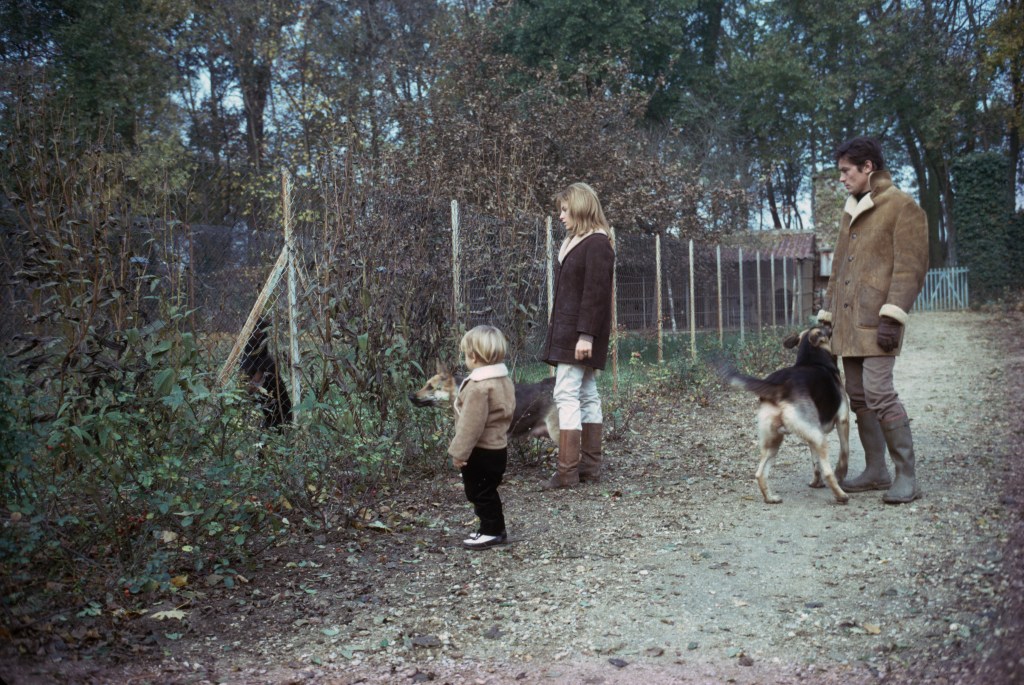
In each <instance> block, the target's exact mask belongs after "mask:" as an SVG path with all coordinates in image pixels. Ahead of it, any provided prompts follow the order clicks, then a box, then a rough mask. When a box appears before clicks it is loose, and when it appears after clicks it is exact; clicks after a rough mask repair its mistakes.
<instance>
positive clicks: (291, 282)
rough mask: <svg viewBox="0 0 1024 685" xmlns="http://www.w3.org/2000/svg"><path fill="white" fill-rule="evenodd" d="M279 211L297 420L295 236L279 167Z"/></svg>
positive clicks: (287, 180) (288, 188) (286, 181)
mask: <svg viewBox="0 0 1024 685" xmlns="http://www.w3.org/2000/svg"><path fill="white" fill-rule="evenodd" d="M281 211H282V216H283V217H284V249H285V252H286V253H287V254H288V347H289V350H290V352H291V354H290V355H289V356H290V357H291V374H290V375H291V379H292V407H293V409H292V411H293V412H294V417H295V419H294V420H295V421H296V422H297V421H298V418H299V411H298V406H299V405H300V404H301V403H302V386H301V380H302V379H301V378H300V373H299V372H300V370H301V368H302V364H301V359H300V357H299V323H298V321H299V312H298V297H297V296H296V293H295V281H296V277H295V236H294V235H293V234H292V184H291V176H290V175H289V174H288V170H287V169H281Z"/></svg>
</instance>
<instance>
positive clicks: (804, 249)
mask: <svg viewBox="0 0 1024 685" xmlns="http://www.w3.org/2000/svg"><path fill="white" fill-rule="evenodd" d="M815 237H816V236H815V234H814V233H813V232H812V231H745V232H743V233H733V234H732V235H730V236H728V241H727V242H728V246H729V247H730V248H734V249H735V248H739V247H742V248H743V258H744V260H747V259H753V258H754V253H755V252H757V251H758V250H760V252H761V256H762V257H767V256H769V255H771V254H772V253H774V254H775V256H776V257H778V258H785V259H815V258H816V256H817V255H816V253H817V249H816V245H815ZM722 244H723V247H724V246H725V245H726V241H723V243H722Z"/></svg>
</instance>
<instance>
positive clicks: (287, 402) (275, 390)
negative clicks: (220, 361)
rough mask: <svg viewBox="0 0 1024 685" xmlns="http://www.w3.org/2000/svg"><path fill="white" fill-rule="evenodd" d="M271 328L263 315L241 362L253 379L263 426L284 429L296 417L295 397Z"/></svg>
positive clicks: (269, 428)
mask: <svg viewBox="0 0 1024 685" xmlns="http://www.w3.org/2000/svg"><path fill="white" fill-rule="evenodd" d="M269 328H270V324H269V323H268V322H267V320H266V319H265V318H264V317H262V316H261V317H260V318H259V321H257V322H256V326H255V327H254V328H253V331H252V334H251V335H250V336H249V339H248V340H247V341H246V342H245V347H244V348H243V349H242V357H241V361H240V362H239V366H240V367H241V369H242V373H244V374H245V375H246V377H247V378H248V379H249V393H250V394H251V395H252V396H253V398H254V399H255V400H256V403H257V404H259V405H260V409H261V410H262V411H263V429H264V430H274V431H280V430H281V429H282V428H283V427H284V424H286V423H290V422H291V420H292V400H291V397H289V396H288V388H286V387H285V384H284V381H283V380H282V379H281V375H280V374H279V373H278V372H277V362H275V361H274V357H273V355H271V354H270V349H269V344H270V339H269V337H268V336H267V330H268V329H269Z"/></svg>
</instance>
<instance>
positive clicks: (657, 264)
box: [654, 233, 665, 364]
mask: <svg viewBox="0 0 1024 685" xmlns="http://www.w3.org/2000/svg"><path fill="white" fill-rule="evenodd" d="M654 289H655V291H656V293H657V294H656V295H655V297H654V302H655V307H654V308H655V309H656V310H657V312H658V363H659V364H662V363H664V361H665V347H664V345H665V343H664V339H663V337H662V334H663V331H662V325H661V321H662V319H663V318H664V316H663V315H662V312H661V309H662V303H661V233H657V234H655V236H654Z"/></svg>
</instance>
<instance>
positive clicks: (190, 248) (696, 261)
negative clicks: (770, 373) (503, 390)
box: [3, 184, 822, 381]
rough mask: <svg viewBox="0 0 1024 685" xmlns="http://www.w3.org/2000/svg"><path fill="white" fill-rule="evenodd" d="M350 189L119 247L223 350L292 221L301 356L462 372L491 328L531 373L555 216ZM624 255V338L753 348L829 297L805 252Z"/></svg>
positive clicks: (11, 287)
mask: <svg viewBox="0 0 1024 685" xmlns="http://www.w3.org/2000/svg"><path fill="white" fill-rule="evenodd" d="M343 190H344V189H343V188H339V187H337V186H331V185H330V184H326V185H318V186H314V185H300V186H298V187H297V188H291V187H287V192H286V193H285V192H283V193H282V201H281V204H282V205H284V198H286V197H287V199H288V205H289V209H288V211H287V212H285V211H284V210H283V209H282V211H281V212H279V213H278V215H277V217H276V218H274V220H273V221H272V222H271V223H272V226H273V227H272V228H269V229H268V228H263V229H260V230H257V229H256V228H255V227H252V226H247V225H245V224H242V223H239V224H236V225H233V226H217V225H185V224H181V223H174V222H134V223H133V224H132V225H131V226H129V227H126V233H130V234H131V235H132V236H133V240H132V241H131V243H128V242H126V243H125V245H126V246H127V245H129V244H132V245H137V246H143V247H142V248H140V249H133V251H132V253H131V255H130V258H129V262H130V263H131V264H132V265H133V268H137V269H138V270H139V271H140V273H146V274H149V275H151V276H156V277H158V279H159V280H158V282H159V283H160V284H161V285H160V287H159V288H155V287H153V286H150V288H151V289H152V293H150V295H151V296H152V297H153V298H157V297H161V296H167V295H168V294H169V293H172V292H173V293H175V294H176V295H177V296H180V297H182V298H183V299H184V302H185V304H186V306H187V308H188V310H189V311H190V312H191V314H190V316H191V322H192V326H193V327H194V330H195V332H196V333H199V334H201V336H202V337H203V339H204V340H212V341H220V342H221V343H226V342H227V341H229V340H233V339H236V338H238V336H239V333H240V332H241V331H242V329H243V326H244V324H245V323H246V321H247V320H250V323H251V319H252V317H251V315H252V314H253V309H254V306H257V301H258V298H259V296H260V294H261V291H262V290H263V289H264V287H265V286H266V282H267V278H268V274H269V273H271V272H272V270H273V269H274V267H275V264H277V263H278V262H279V261H280V260H281V259H283V257H281V255H282V249H283V248H284V234H283V231H282V230H281V229H280V226H282V225H283V224H284V223H286V222H287V223H289V224H290V226H291V228H292V232H293V234H294V254H293V256H294V260H293V261H292V264H293V266H294V268H295V273H294V275H293V282H295V283H296V285H295V288H296V299H295V302H293V303H292V307H293V316H294V317H295V319H296V320H297V325H296V328H297V331H298V335H299V337H300V339H301V341H302V345H301V347H302V350H303V351H304V352H308V351H309V350H320V351H323V350H325V349H331V350H333V349H334V348H335V346H337V345H339V344H340V345H345V344H349V345H353V346H363V347H365V346H367V345H374V346H375V347H376V348H388V347H389V346H391V345H393V344H394V339H395V338H396V337H399V338H401V340H402V344H403V345H405V346H406V347H408V348H410V349H411V350H412V352H411V354H412V356H413V357H416V358H419V359H420V360H421V361H422V362H423V363H427V362H428V360H429V358H430V357H440V358H442V359H444V360H446V361H449V362H452V361H455V352H456V349H457V345H456V343H457V339H458V336H459V334H460V331H461V330H464V329H465V328H469V327H472V326H474V325H477V324H479V323H490V324H494V325H496V326H498V327H500V328H501V329H502V330H503V331H505V332H506V335H508V337H509V339H510V342H511V343H512V346H513V350H514V353H513V360H512V361H513V363H517V362H523V363H530V362H533V361H536V359H537V356H538V354H539V350H540V346H541V344H542V342H543V339H544V335H545V332H546V324H547V319H548V297H549V295H548V292H549V288H550V282H551V279H552V278H553V274H554V271H555V269H556V268H557V265H556V264H553V263H552V259H551V255H552V254H557V251H558V244H559V243H560V240H561V232H562V230H561V227H560V226H559V225H558V222H554V224H555V229H554V231H553V230H552V222H551V219H550V218H549V217H541V216H525V215H520V216H516V217H514V218H512V219H497V218H495V217H493V216H489V215H487V214H486V213H483V212H480V211H477V210H474V209H473V208H469V207H459V206H458V205H457V204H455V203H450V204H448V203H444V204H442V203H438V202H433V203H432V202H430V201H428V200H426V199H420V198H412V199H409V198H401V197H396V196H392V195H388V194H387V193H386V192H382V193H379V194H376V195H374V196H372V197H370V198H369V199H368V200H367V201H365V202H363V203H362V204H361V205H359V206H357V207H355V206H353V205H352V204H351V203H347V202H346V201H345V199H344V197H343ZM13 235H14V232H13V231H12V232H11V234H9V237H11V236H13ZM8 243H9V249H8V250H7V252H6V256H7V260H5V262H6V267H5V268H6V270H7V274H6V276H7V278H5V279H4V285H3V301H4V303H5V305H7V308H8V309H7V310H8V312H9V315H8V317H7V322H8V324H9V325H10V326H11V328H9V329H7V330H6V331H5V337H6V338H8V339H10V338H11V337H13V335H14V334H15V333H17V332H18V331H19V330H21V329H20V328H19V327H21V326H29V325H30V323H29V322H30V321H32V318H33V317H32V311H33V306H36V305H33V303H32V300H31V298H30V297H29V296H28V295H29V289H30V288H31V286H30V284H27V283H25V282H24V281H20V280H19V278H18V277H17V274H18V273H19V272H20V269H19V265H18V263H17V262H18V259H24V258H25V257H26V253H25V252H24V251H23V250H19V249H18V248H17V247H16V243H17V241H16V240H13V238H12V240H10V241H8ZM615 247H616V253H617V267H616V268H617V272H616V285H617V291H616V316H617V325H618V329H619V331H620V332H626V333H629V332H654V331H658V332H659V333H661V332H664V333H665V334H685V333H689V334H690V336H691V337H692V336H693V335H695V334H696V333H697V332H708V331H712V332H714V331H717V332H718V333H719V334H720V335H721V334H723V333H724V332H739V334H740V335H743V334H745V333H747V332H748V331H756V330H759V329H761V328H762V327H764V326H782V325H791V324H798V323H800V322H802V321H805V320H806V319H807V317H808V316H810V315H811V314H812V313H813V311H815V309H814V307H815V305H816V296H817V291H818V290H819V289H820V287H821V285H822V284H821V283H819V282H818V281H817V280H816V277H815V268H816V266H817V262H816V259H815V255H814V254H813V252H811V251H809V250H804V252H794V251H792V250H790V251H789V253H783V254H776V253H775V252H774V251H761V250H754V249H746V250H744V249H742V248H736V247H726V248H722V247H717V246H713V245H704V244H694V243H693V242H692V241H687V240H681V239H678V238H675V237H673V236H672V235H671V234H669V233H666V234H665V235H663V236H660V237H659V236H652V235H630V234H622V233H619V234H618V235H617V236H616V238H615ZM659 264H660V271H659V269H658V266H659ZM279 275H280V274H279ZM287 283H288V278H287V277H285V276H284V275H281V278H280V280H279V281H278V283H277V285H276V287H274V288H271V289H270V290H269V292H267V293H265V298H264V300H263V301H262V302H260V303H259V305H258V306H257V309H259V310H260V311H259V312H258V313H262V314H263V315H264V316H265V317H267V318H269V319H270V322H271V330H272V331H274V338H275V339H274V343H275V345H274V347H275V348H276V349H277V350H278V354H280V353H281V352H283V351H286V350H288V349H289V345H288V344H285V343H286V341H285V339H284V336H285V335H286V334H287V332H288V326H287V325H286V322H288V321H289V320H290V319H289V313H288V311H287V297H285V293H286V288H287V285H286V284H287ZM367 336H368V337H367ZM225 349H228V347H227V346H226V345H225ZM221 354H226V352H224V353H221ZM329 354H333V355H334V356H337V353H336V352H333V351H332V352H330V353H329ZM301 367H302V365H301V364H300V365H299V367H298V368H301ZM310 380H311V381H315V379H310Z"/></svg>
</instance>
